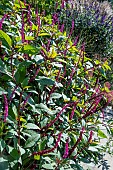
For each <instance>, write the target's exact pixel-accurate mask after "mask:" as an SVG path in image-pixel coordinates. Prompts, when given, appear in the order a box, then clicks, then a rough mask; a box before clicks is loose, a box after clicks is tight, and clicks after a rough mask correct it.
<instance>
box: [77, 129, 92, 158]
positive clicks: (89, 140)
mask: <svg viewBox="0 0 113 170" xmlns="http://www.w3.org/2000/svg"><path fill="white" fill-rule="evenodd" d="M92 136H93V131H90V136H89V139H88V142H87V144H86V145H85V146H83V147H82V148H81V150H79V151H78V152H77V154H76V155H75V156H74V159H76V158H77V157H78V155H79V154H80V153H82V151H83V150H85V148H86V147H87V146H88V144H89V143H91V141H92Z"/></svg>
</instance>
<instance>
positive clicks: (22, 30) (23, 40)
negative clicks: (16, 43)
mask: <svg viewBox="0 0 113 170" xmlns="http://www.w3.org/2000/svg"><path fill="white" fill-rule="evenodd" d="M21 37H22V43H24V42H25V33H24V11H23V9H22V28H21Z"/></svg>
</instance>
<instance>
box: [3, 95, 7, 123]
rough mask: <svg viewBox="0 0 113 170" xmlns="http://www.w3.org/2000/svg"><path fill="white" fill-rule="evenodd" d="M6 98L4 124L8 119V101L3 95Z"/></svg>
mask: <svg viewBox="0 0 113 170" xmlns="http://www.w3.org/2000/svg"><path fill="white" fill-rule="evenodd" d="M3 97H4V108H5V109H4V122H6V118H7V117H8V100H7V97H6V95H5V94H3Z"/></svg>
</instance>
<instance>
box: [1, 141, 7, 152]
mask: <svg viewBox="0 0 113 170" xmlns="http://www.w3.org/2000/svg"><path fill="white" fill-rule="evenodd" d="M5 146H6V143H5V141H4V140H3V139H1V140H0V152H2V151H3V150H4V148H5Z"/></svg>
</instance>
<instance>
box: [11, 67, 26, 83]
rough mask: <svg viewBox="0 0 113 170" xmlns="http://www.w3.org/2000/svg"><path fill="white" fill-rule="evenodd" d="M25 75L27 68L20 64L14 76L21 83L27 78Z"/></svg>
mask: <svg viewBox="0 0 113 170" xmlns="http://www.w3.org/2000/svg"><path fill="white" fill-rule="evenodd" d="M25 75H26V68H25V67H24V66H21V65H20V66H19V67H18V69H17V71H16V73H15V75H14V77H15V79H16V81H17V83H21V82H23V80H24V79H25Z"/></svg>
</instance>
